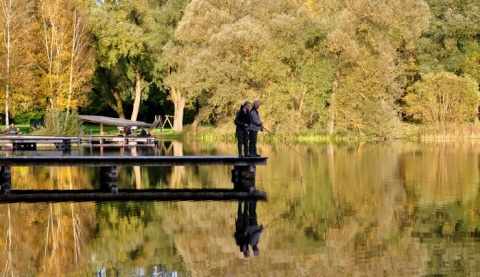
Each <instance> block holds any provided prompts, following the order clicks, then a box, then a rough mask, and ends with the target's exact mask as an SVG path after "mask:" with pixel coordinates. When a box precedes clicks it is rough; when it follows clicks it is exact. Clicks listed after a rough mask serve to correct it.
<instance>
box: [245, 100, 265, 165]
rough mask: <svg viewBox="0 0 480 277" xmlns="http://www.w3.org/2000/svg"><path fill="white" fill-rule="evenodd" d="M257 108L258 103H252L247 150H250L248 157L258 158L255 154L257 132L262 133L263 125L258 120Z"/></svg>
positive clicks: (256, 101) (258, 106)
mask: <svg viewBox="0 0 480 277" xmlns="http://www.w3.org/2000/svg"><path fill="white" fill-rule="evenodd" d="M258 108H260V101H258V100H255V101H253V108H252V109H251V110H250V118H251V120H252V122H251V124H250V126H249V127H248V140H249V145H248V148H249V149H250V156H252V157H260V155H258V153H257V136H258V131H259V130H261V131H263V124H262V121H261V120H260V115H259V114H258Z"/></svg>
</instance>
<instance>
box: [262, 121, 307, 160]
mask: <svg viewBox="0 0 480 277" xmlns="http://www.w3.org/2000/svg"><path fill="white" fill-rule="evenodd" d="M263 129H264V130H265V131H267V133H269V134H270V135H272V136H274V137H275V138H277V139H278V140H279V141H281V142H282V143H283V144H285V145H286V146H288V148H290V149H292V150H293V151H295V152H296V153H297V154H298V155H300V156H301V157H302V158H304V159H305V160H307V161H308V162H309V163H311V164H313V162H312V161H311V160H310V159H309V158H307V157H305V156H304V155H302V153H300V152H298V151H297V150H296V149H295V148H293V147H292V146H290V145H289V144H288V143H286V142H285V141H284V140H282V139H281V138H280V137H279V136H277V135H275V134H274V133H273V132H271V131H270V130H268V129H267V128H265V127H263Z"/></svg>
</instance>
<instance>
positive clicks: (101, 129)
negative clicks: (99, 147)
mask: <svg viewBox="0 0 480 277" xmlns="http://www.w3.org/2000/svg"><path fill="white" fill-rule="evenodd" d="M100 135H101V136H103V123H100Z"/></svg>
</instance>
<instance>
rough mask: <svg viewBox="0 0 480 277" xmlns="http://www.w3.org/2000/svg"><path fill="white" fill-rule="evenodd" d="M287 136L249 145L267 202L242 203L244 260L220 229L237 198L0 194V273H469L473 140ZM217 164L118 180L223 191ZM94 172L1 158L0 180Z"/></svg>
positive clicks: (171, 145)
mask: <svg viewBox="0 0 480 277" xmlns="http://www.w3.org/2000/svg"><path fill="white" fill-rule="evenodd" d="M292 147H293V148H294V149H295V150H296V151H298V152H299V153H300V154H301V155H300V154H298V153H297V152H295V151H293V150H292V149H291V148H289V147H287V146H285V145H284V144H282V143H276V144H261V145H260V146H259V152H260V153H261V154H263V155H264V156H268V162H267V165H266V166H258V167H257V175H256V184H257V189H259V190H262V191H265V192H266V193H267V197H268V200H267V201H259V202H257V203H256V206H255V205H250V206H248V205H247V206H248V207H250V210H249V211H248V212H249V216H247V217H248V220H249V222H250V223H251V220H256V223H257V224H258V225H263V227H264V229H263V231H262V232H261V233H260V239H259V244H258V248H259V251H258V252H257V253H255V254H258V255H257V256H256V255H254V251H253V249H251V248H250V250H249V254H250V256H249V257H245V255H244V253H243V252H241V251H240V248H239V246H238V245H237V244H236V242H237V241H236V238H235V237H234V234H237V235H238V234H239V232H238V228H239V223H241V222H243V221H242V220H243V218H244V217H243V216H244V215H245V213H246V210H245V209H244V208H245V207H244V205H245V203H242V202H238V201H195V202H188V201H183V202H148V201H146V202H106V203H105V202H104V203H94V202H86V203H15V204H0V209H1V212H0V220H1V222H2V224H1V225H0V238H1V239H0V274H2V275H4V276H63V275H66V276H161V275H160V274H164V276H165V275H166V276H251V275H257V276H465V275H471V276H474V275H475V274H476V273H477V272H480V241H479V237H480V205H479V204H480V203H479V202H480V201H479V200H480V199H479V194H478V191H479V181H480V180H479V168H480V164H479V160H480V159H479V158H480V144H475V143H425V144H414V143H392V144H345V145H325V144H320V145H313V144H308V145H306V144H300V145H292ZM235 149H236V146H235V145H234V144H229V143H180V142H166V143H161V144H159V145H158V147H156V148H140V149H135V148H133V149H122V150H119V149H114V148H106V149H103V150H102V152H101V153H100V149H98V148H93V149H89V148H83V149H81V150H75V151H73V152H72V153H71V154H72V155H100V154H103V155H235V151H236V150H235ZM30 153H32V152H30ZM7 154H8V155H11V153H7ZM16 154H22V155H23V154H25V153H16ZM37 154H42V155H51V154H52V151H43V152H38V153H37ZM53 154H58V153H53ZM1 155H6V154H5V153H1ZM230 170H231V168H229V167H224V166H215V167H171V168H151V167H145V168H140V167H134V168H132V167H120V168H119V188H120V189H122V188H137V189H151V188H231V187H232V184H231V182H230V178H231V176H230V174H231V172H230ZM98 178H99V172H98V168H76V167H61V168H58V167H56V168H55V167H34V168H31V167H13V168H12V189H13V190H14V189H68V188H70V189H94V188H98V187H99V183H98ZM247 204H252V203H247ZM239 205H241V207H240V208H241V209H240V210H239ZM252 210H253V211H252ZM250 223H249V224H250ZM240 225H241V224H240ZM240 233H241V232H240Z"/></svg>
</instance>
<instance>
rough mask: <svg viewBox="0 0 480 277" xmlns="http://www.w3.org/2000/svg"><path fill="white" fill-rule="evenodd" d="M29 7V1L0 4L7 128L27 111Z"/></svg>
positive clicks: (1, 76) (0, 0)
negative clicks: (24, 110) (19, 114)
mask: <svg viewBox="0 0 480 277" xmlns="http://www.w3.org/2000/svg"><path fill="white" fill-rule="evenodd" d="M32 4H33V3H32V2H31V1H30V0H0V6H1V12H0V27H1V33H0V36H1V44H0V46H1V50H0V57H1V58H0V59H1V61H2V62H1V66H0V69H1V74H0V79H1V81H2V83H3V84H4V86H3V88H2V91H3V92H4V93H3V94H2V96H3V97H2V99H3V100H4V103H5V105H4V107H5V109H4V113H5V124H6V125H9V124H10V116H11V115H15V113H16V111H17V110H18V109H20V108H22V107H28V102H29V101H28V99H29V97H28V95H26V93H27V91H29V90H30V89H31V88H30V86H31V84H32V83H31V80H32V74H31V69H32V60H31V59H30V58H29V56H30V50H31V45H30V40H29V39H30V38H31V35H32V33H31V30H32V24H31V21H32V20H31V18H30V13H31V11H32V7H33V5H32Z"/></svg>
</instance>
